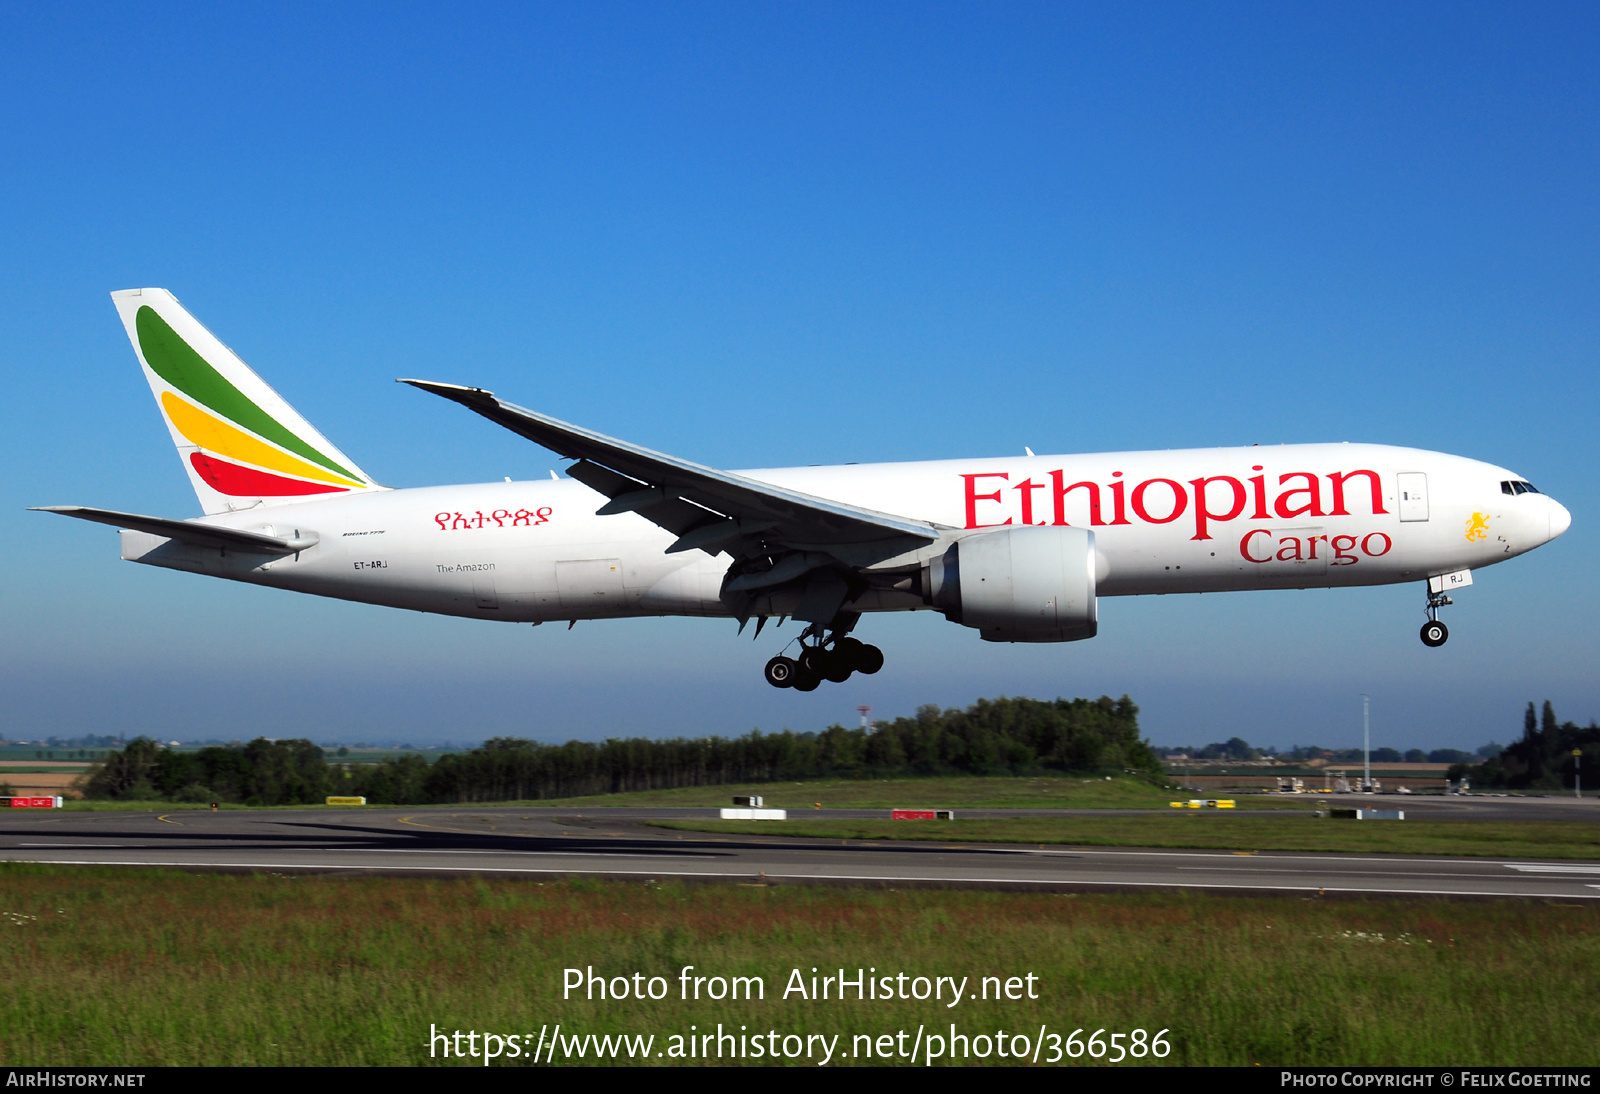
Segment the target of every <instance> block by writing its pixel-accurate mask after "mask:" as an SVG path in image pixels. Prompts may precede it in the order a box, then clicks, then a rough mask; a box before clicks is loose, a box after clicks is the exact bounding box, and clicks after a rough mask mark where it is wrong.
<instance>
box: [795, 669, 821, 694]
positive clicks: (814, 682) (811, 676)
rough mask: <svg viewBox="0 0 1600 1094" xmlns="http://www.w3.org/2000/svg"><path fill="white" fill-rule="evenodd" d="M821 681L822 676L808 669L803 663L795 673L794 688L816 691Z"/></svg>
mask: <svg viewBox="0 0 1600 1094" xmlns="http://www.w3.org/2000/svg"><path fill="white" fill-rule="evenodd" d="M821 683H822V677H820V676H818V675H817V674H816V673H814V672H810V671H808V670H807V669H806V667H805V666H804V665H801V666H800V667H799V671H797V672H796V673H795V674H794V690H796V691H816V690H817V687H818V686H819V685H820V684H821Z"/></svg>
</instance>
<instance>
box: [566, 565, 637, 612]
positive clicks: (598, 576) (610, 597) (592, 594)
mask: <svg viewBox="0 0 1600 1094" xmlns="http://www.w3.org/2000/svg"><path fill="white" fill-rule="evenodd" d="M556 596H557V598H558V599H559V600H560V602H561V610H562V611H564V612H576V613H578V614H579V615H580V616H583V615H590V614H598V615H605V614H608V613H610V612H614V611H617V610H619V609H620V608H621V607H622V603H623V597H622V560H621V559H619V558H584V559H572V560H569V561H564V562H557V563H556Z"/></svg>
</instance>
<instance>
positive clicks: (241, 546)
mask: <svg viewBox="0 0 1600 1094" xmlns="http://www.w3.org/2000/svg"><path fill="white" fill-rule="evenodd" d="M31 508H32V509H33V510H34V511H35V512H38V513H60V514H61V515H62V516H64V517H77V518H78V519H79V520H92V521H94V522H95V523H96V524H109V525H111V526H112V527H113V528H131V529H133V530H134V531H136V532H149V533H150V534H151V535H153V536H165V537H166V538H168V539H176V540H181V541H183V542H184V543H192V544H195V545H196V546H199V547H224V548H232V549H233V550H235V551H251V552H254V553H256V554H264V555H289V554H293V553H295V552H296V551H304V550H305V549H306V548H307V547H310V546H312V545H314V544H315V543H316V542H317V536H316V534H315V533H312V534H310V535H300V536H296V537H295V538H294V539H286V538H284V537H282V536H269V535H263V534H262V533H260V532H245V531H241V530H239V529H237V528H221V527H218V526H217V525H215V524H199V523H197V522H195V521H192V520H171V519H169V518H167V517H144V516H140V515H139V514H137V513H118V512H116V511H115V510H112V509H91V508H89V507H88V506H84V505H35V506H32V507H31Z"/></svg>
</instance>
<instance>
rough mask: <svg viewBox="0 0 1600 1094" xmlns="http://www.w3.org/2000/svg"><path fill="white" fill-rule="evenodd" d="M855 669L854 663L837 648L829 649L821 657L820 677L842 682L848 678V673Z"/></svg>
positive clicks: (836, 682) (837, 682)
mask: <svg viewBox="0 0 1600 1094" xmlns="http://www.w3.org/2000/svg"><path fill="white" fill-rule="evenodd" d="M855 671H856V667H855V665H853V664H851V663H850V658H849V656H847V655H846V654H842V653H840V652H839V651H838V650H830V651H828V653H827V654H826V655H825V656H824V657H823V658H822V678H823V679H824V680H828V681H831V682H832V683H835V684H842V683H844V682H845V681H846V680H848V679H850V674H851V673H852V672H855Z"/></svg>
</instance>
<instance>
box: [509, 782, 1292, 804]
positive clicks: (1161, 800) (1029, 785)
mask: <svg viewBox="0 0 1600 1094" xmlns="http://www.w3.org/2000/svg"><path fill="white" fill-rule="evenodd" d="M736 794H737V795H746V794H759V795H761V796H762V797H763V798H765V799H766V804H767V806H768V807H769V808H772V809H810V808H812V807H813V806H814V805H816V804H817V803H819V802H820V803H821V804H822V807H823V808H824V809H933V808H936V807H937V808H940V809H963V808H964V809H1165V808H1167V803H1168V802H1171V801H1177V800H1180V799H1183V800H1187V799H1189V798H1192V797H1212V798H1215V797H1219V796H1220V797H1232V798H1234V800H1236V801H1237V802H1238V803H1239V805H1240V807H1241V808H1250V809H1259V808H1266V809H1274V808H1290V809H1304V810H1309V809H1311V808H1313V806H1312V804H1311V802H1310V801H1308V800H1304V799H1302V800H1298V801H1296V800H1295V799H1292V798H1277V797H1270V796H1268V795H1265V794H1259V795H1249V794H1238V795H1233V794H1222V795H1219V794H1217V793H1216V792H1215V791H1206V792H1203V793H1202V792H1198V791H1197V792H1190V791H1178V790H1168V789H1163V788H1161V787H1158V786H1152V785H1151V784H1150V783H1148V782H1146V781H1144V780H1143V779H1138V778H1128V777H1126V776H1117V777H1115V778H1112V779H1109V780H1108V779H1106V778H1104V777H1103V776H1098V777H1093V778H1088V777H1084V776H1073V775H1063V776H1044V777H1036V778H1030V777H1027V776H999V777H993V778H990V777H983V776H972V775H954V776H935V777H930V778H910V779H814V780H808V781H806V782H768V783H736V784H728V785H724V786H691V787H682V788H679V789H675V790H640V791H632V792H629V793H625V794H597V795H594V796H591V797H585V798H558V799H549V800H545V801H536V802H531V803H524V804H531V805H537V806H558V807H561V808H572V807H574V806H577V807H585V808H588V807H595V808H598V807H603V806H612V805H665V806H706V807H713V808H714V807H717V806H723V805H731V804H732V802H733V796H734V795H736ZM1306 797H1307V798H1309V795H1306Z"/></svg>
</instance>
